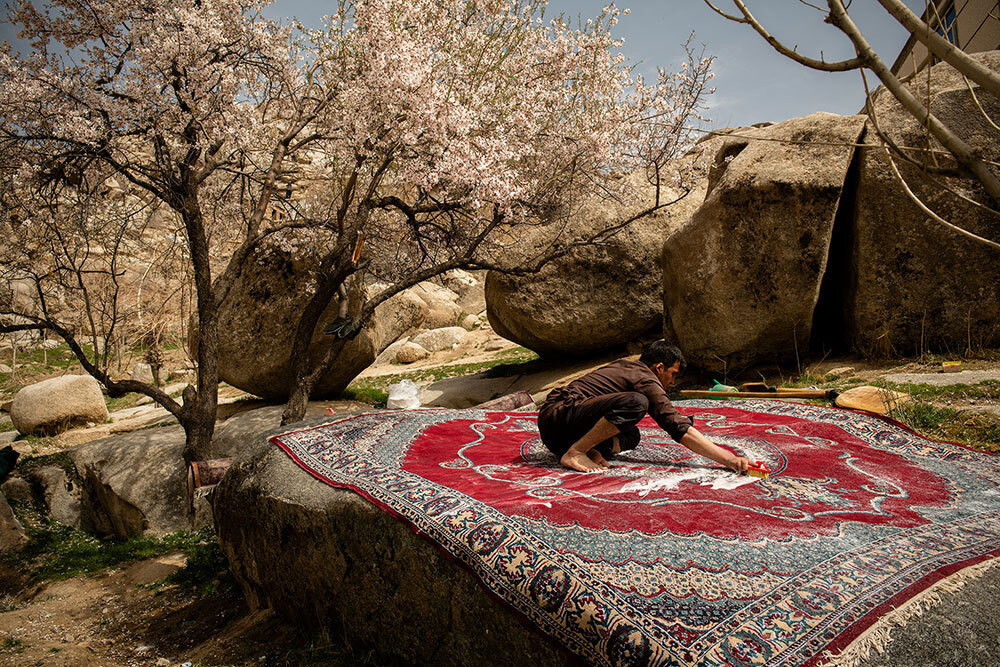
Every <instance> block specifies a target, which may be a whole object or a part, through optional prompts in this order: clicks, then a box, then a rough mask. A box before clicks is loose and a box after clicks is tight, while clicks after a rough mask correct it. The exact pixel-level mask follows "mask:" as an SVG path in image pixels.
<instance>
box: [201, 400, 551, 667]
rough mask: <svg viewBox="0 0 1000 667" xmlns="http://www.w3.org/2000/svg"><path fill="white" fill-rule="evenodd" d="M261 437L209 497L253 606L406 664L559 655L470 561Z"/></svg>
mask: <svg viewBox="0 0 1000 667" xmlns="http://www.w3.org/2000/svg"><path fill="white" fill-rule="evenodd" d="M331 418H332V417H326V418H325V420H329V419H331ZM322 421H324V420H323V419H320V420H314V421H313V422H312V423H322ZM307 423H308V422H307ZM296 426H297V427H301V426H302V425H296ZM283 430H288V427H285V429H283ZM278 432H281V431H272V432H271V433H272V434H273V433H278ZM265 438H266V434H261V435H260V437H259V438H258V440H257V442H256V443H254V444H253V445H252V446H251V447H250V448H249V449H247V450H246V451H245V452H244V453H243V454H241V455H240V456H239V457H238V458H237V460H236V462H235V463H234V464H233V466H232V467H231V468H230V469H229V471H228V473H227V474H226V476H225V477H224V478H223V480H222V482H220V483H219V485H218V486H217V487H216V490H215V493H214V499H213V504H214V509H215V525H216V531H217V532H218V536H219V544H220V547H221V548H222V551H223V553H224V554H225V555H226V558H227V559H228V560H229V563H230V568H231V569H232V571H233V574H234V575H235V576H236V578H237V579H238V580H239V582H240V584H241V585H242V587H243V590H244V592H245V594H246V598H247V601H248V603H249V604H250V606H251V608H254V609H260V608H271V609H273V610H274V611H275V612H277V613H278V614H279V615H281V616H282V617H284V618H285V619H286V620H288V621H290V622H292V623H296V624H301V625H304V626H306V627H310V628H315V629H326V630H328V631H330V632H331V634H333V635H334V636H338V637H339V636H344V637H346V638H347V639H348V640H349V642H350V643H351V644H352V645H355V646H363V647H366V648H372V649H375V650H377V651H379V652H380V653H383V654H391V655H395V656H397V657H398V658H399V659H400V660H401V661H402V662H403V663H404V664H446V665H478V664H482V662H483V656H489V662H491V663H496V664H511V665H516V664H525V665H562V664H566V662H567V655H566V654H565V653H563V652H562V651H561V650H560V649H559V648H557V647H556V646H555V645H554V644H552V643H550V641H549V640H548V639H546V638H545V637H543V636H542V634H541V633H540V632H539V631H537V630H534V629H532V628H529V627H528V626H527V624H526V623H524V622H523V621H522V620H521V619H520V618H519V617H518V616H517V615H516V614H515V613H514V612H513V611H512V610H511V609H510V608H508V607H507V606H505V605H504V604H503V603H501V602H498V601H497V600H496V599H494V598H493V597H492V596H491V595H490V594H489V593H487V592H486V590H485V589H484V588H483V587H482V586H481V585H480V584H479V583H478V580H477V579H476V577H475V576H474V575H473V574H472V573H471V572H470V571H469V570H468V569H466V568H465V567H464V566H462V565H461V564H459V563H458V562H456V561H454V560H452V559H449V558H447V557H446V556H444V555H443V554H442V552H441V550H440V549H439V548H438V547H436V546H434V545H433V544H431V543H430V542H428V541H427V540H426V539H424V538H422V537H420V536H419V535H417V534H415V533H414V532H413V531H412V530H410V528H408V527H407V526H406V525H405V524H404V523H402V522H401V521H400V520H399V519H396V518H394V517H392V516H390V515H389V514H387V513H386V512H384V511H382V510H381V509H379V508H377V507H376V506H375V505H373V504H371V503H370V502H368V501H367V500H365V499H364V498H362V497H360V496H359V495H357V494H355V493H353V492H352V491H347V490H344V489H335V488H333V487H331V486H328V485H327V484H324V483H323V482H320V481H318V480H317V479H315V478H313V477H312V476H311V475H309V474H308V473H307V472H305V471H304V470H302V469H301V468H300V467H299V466H297V465H296V464H295V463H294V462H292V460H291V459H290V458H289V457H288V455H286V454H285V453H284V452H282V451H281V450H280V449H278V448H277V447H276V446H274V445H271V444H270V443H269V442H267V441H266V439H265Z"/></svg>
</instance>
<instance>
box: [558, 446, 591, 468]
mask: <svg viewBox="0 0 1000 667" xmlns="http://www.w3.org/2000/svg"><path fill="white" fill-rule="evenodd" d="M559 463H560V464H561V465H562V466H563V467H565V468H569V469H570V470H578V471H580V472H597V471H598V470H600V467H598V465H597V464H596V463H594V462H593V461H591V460H590V457H588V456H587V455H586V454H583V453H580V452H577V451H575V450H573V449H570V450H569V451H567V452H566V453H565V454H563V455H562V458H560V459H559Z"/></svg>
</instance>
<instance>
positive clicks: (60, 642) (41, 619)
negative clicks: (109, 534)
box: [0, 554, 366, 667]
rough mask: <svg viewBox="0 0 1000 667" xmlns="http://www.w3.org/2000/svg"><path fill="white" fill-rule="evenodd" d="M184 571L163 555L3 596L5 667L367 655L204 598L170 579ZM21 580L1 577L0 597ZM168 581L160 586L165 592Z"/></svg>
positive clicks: (235, 603)
mask: <svg viewBox="0 0 1000 667" xmlns="http://www.w3.org/2000/svg"><path fill="white" fill-rule="evenodd" d="M183 563H184V557H183V555H182V554H174V555H169V556H161V557H159V558H154V559H150V560H146V561H142V562H139V563H135V564H133V565H130V566H128V567H125V568H123V569H119V570H114V571H112V572H110V573H108V574H105V575H103V576H98V577H77V578H74V579H68V580H66V581H60V582H55V583H50V584H46V585H42V586H37V587H35V588H33V589H29V590H22V591H21V592H20V594H17V595H11V594H10V593H0V665H11V666H18V667H23V666H25V665H36V666H38V667H42V666H46V667H70V666H73V667H79V666H90V665H95V666H96V665H101V666H115V667H126V666H127V667H146V666H156V667H161V666H169V665H301V664H334V665H337V664H345V665H346V664H352V663H355V662H356V661H357V660H358V659H359V658H360V659H361V661H366V660H365V658H366V656H365V654H363V653H354V652H351V651H350V649H348V648H347V647H345V646H344V645H343V644H342V643H338V642H331V641H330V640H328V639H324V638H323V637H321V636H315V635H312V634H311V633H309V632H307V631H303V630H301V629H298V628H295V627H292V626H290V625H288V624H285V623H283V622H281V621H280V620H278V619H276V618H275V617H274V616H273V615H272V614H271V613H270V612H267V611H258V612H250V611H249V610H248V609H247V606H246V604H245V603H244V601H243V599H242V596H241V594H240V593H239V591H238V589H236V588H235V587H233V586H232V585H221V586H220V587H219V588H218V590H217V591H215V592H212V593H209V594H204V595H199V594H197V593H195V592H192V591H190V590H185V589H183V588H182V587H180V586H177V585H164V584H163V583H162V580H163V578H164V577H166V576H167V575H169V574H171V573H172V572H175V571H177V570H178V569H179V568H180V567H181V566H182V565H183ZM16 579H17V573H12V572H5V573H2V574H0V589H3V588H8V589H9V587H11V586H16ZM158 582H160V583H158Z"/></svg>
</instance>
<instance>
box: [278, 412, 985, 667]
mask: <svg viewBox="0 0 1000 667" xmlns="http://www.w3.org/2000/svg"><path fill="white" fill-rule="evenodd" d="M678 407H679V408H680V409H681V411H682V412H683V413H684V414H686V415H689V416H691V417H692V418H693V419H694V423H695V425H696V426H697V427H698V428H699V429H700V430H701V431H702V432H704V433H706V434H707V435H708V436H709V437H710V438H712V439H713V440H714V441H715V442H716V443H718V444H720V445H722V446H724V447H728V448H730V449H731V450H733V451H735V452H737V453H739V454H742V455H744V456H747V457H748V458H750V459H751V460H762V461H765V462H766V463H767V465H768V467H769V468H770V470H772V471H773V472H772V474H771V476H770V477H769V478H768V479H766V480H761V479H757V478H753V477H746V476H742V477H741V476H737V475H735V474H734V473H731V472H729V471H727V470H724V469H722V468H720V467H719V466H718V465H717V464H715V463H713V462H711V461H709V460H707V459H704V458H702V457H699V456H697V455H695V454H693V453H692V452H690V451H689V450H687V449H686V448H684V447H683V446H681V445H679V444H677V443H674V442H673V441H672V440H670V438H669V437H668V436H667V435H666V434H665V433H663V432H662V431H661V430H660V429H659V428H658V427H657V426H656V425H655V424H654V423H653V422H652V420H650V419H649V418H647V419H645V420H644V421H643V422H642V423H640V430H641V431H642V444H641V445H640V446H639V447H638V448H637V449H635V450H633V451H631V452H626V453H625V454H624V455H622V456H620V457H619V458H617V459H616V460H614V461H613V462H612V467H611V469H610V470H609V471H606V472H603V473H594V474H582V473H576V472H571V471H568V470H565V469H563V468H561V467H559V465H558V462H557V460H556V458H555V457H554V456H553V455H552V454H550V453H549V452H548V451H547V450H546V449H545V447H544V446H542V444H541V442H540V441H539V438H538V430H537V426H536V415H535V414H534V413H522V412H506V413H505V412H482V411H475V410H415V411H398V412H385V413H378V414H370V415H358V416H354V417H350V418H347V419H343V420H341V421H337V422H334V423H331V424H326V425H323V426H319V427H315V428H311V429H308V430H303V431H298V432H293V433H287V434H284V435H281V436H277V437H276V438H273V441H274V442H275V443H276V444H277V445H279V446H280V447H281V448H282V449H284V450H285V451H286V452H287V453H288V454H289V455H290V456H291V457H292V458H293V459H294V460H295V461H296V462H297V463H298V464H299V465H301V466H302V467H303V468H305V469H306V470H308V471H309V472H311V473H312V474H313V475H314V476H316V477H318V478H319V479H321V480H323V481H325V482H327V483H329V484H331V485H333V486H337V487H341V488H348V489H352V490H354V491H356V492H358V493H361V494H362V495H364V496H365V497H367V498H369V499H370V500H371V501H373V502H375V503H376V504H377V505H379V506H380V507H382V508H383V509H385V510H386V511H388V512H390V513H392V514H394V515H396V516H398V517H401V518H402V519H403V520H405V521H406V522H408V523H409V524H410V525H411V526H412V527H413V528H414V529H415V530H417V531H418V532H419V533H421V534H423V535H424V536H426V537H428V538H429V539H431V540H433V541H435V542H437V543H438V544H440V545H441V546H442V547H443V548H444V549H445V550H446V551H447V552H448V553H450V554H451V555H452V556H454V557H455V558H457V559H458V560H460V561H461V562H463V563H465V564H466V565H467V566H469V567H470V568H472V569H473V570H474V571H475V572H476V574H477V575H478V576H479V578H480V579H481V580H482V582H483V585H484V586H485V587H486V588H487V589H489V590H490V591H492V592H493V593H495V594H496V595H498V596H499V597H501V598H503V599H504V600H506V601H507V602H508V603H509V604H510V605H512V606H513V607H514V608H515V609H516V610H517V611H519V612H520V613H521V614H523V615H524V616H526V617H527V618H529V619H530V620H531V621H533V622H534V623H535V624H537V626H539V627H540V628H541V629H542V630H543V631H545V632H546V633H548V634H549V635H550V636H551V637H552V638H553V639H555V640H556V641H557V642H559V643H560V644H562V645H563V646H565V647H567V648H568V649H569V650H571V651H573V652H574V653H576V654H577V655H579V656H580V657H581V658H583V659H584V660H586V661H588V662H590V663H592V664H605V665H647V664H648V665H673V664H704V665H765V664H766V665H813V664H820V663H821V662H822V661H823V660H824V659H825V657H826V656H829V655H831V654H835V653H836V652H837V651H840V650H842V649H843V648H844V647H846V646H847V645H848V644H849V643H850V642H851V641H852V640H853V639H854V638H856V637H858V636H859V635H860V634H861V633H862V632H864V630H865V629H867V628H868V627H870V626H871V625H872V624H873V623H875V622H876V621H877V620H878V619H879V618H880V617H881V616H882V615H884V614H886V613H888V612H890V611H892V610H893V609H894V608H895V607H896V606H898V605H900V604H903V603H905V602H906V601H907V600H909V599H911V598H913V597H914V596H916V595H918V594H920V593H921V592H922V591H924V590H925V589H927V588H928V586H931V585H933V584H934V583H935V582H937V581H939V580H941V579H942V578H944V577H947V576H948V575H950V574H952V573H954V572H957V571H958V570H961V569H963V568H966V567H969V566H971V565H975V564H977V563H982V562H984V561H986V560H988V559H991V558H995V557H997V556H1000V502H998V501H1000V457H993V456H990V455H988V454H983V453H980V452H975V451H972V450H969V449H966V448H964V447H961V446H959V445H953V444H947V443H938V442H933V441H929V440H926V439H924V438H922V437H920V436H918V435H915V434H913V433H912V432H910V431H908V430H906V429H905V428H903V427H901V426H899V425H897V424H895V423H892V422H890V421H888V420H884V419H881V418H877V417H873V416H869V415H863V414H859V413H855V412H851V411H846V410H838V409H835V408H825V407H818V406H812V405H804V404H797V403H786V402H778V401H759V400H743V401H726V402H719V401H687V402H681V403H678Z"/></svg>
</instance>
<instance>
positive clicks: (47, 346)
mask: <svg viewBox="0 0 1000 667" xmlns="http://www.w3.org/2000/svg"><path fill="white" fill-rule="evenodd" d="M60 345H62V341H61V340H43V341H42V344H41V345H39V347H40V348H41V349H43V350H54V349H56V348H57V347H59V346H60Z"/></svg>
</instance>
